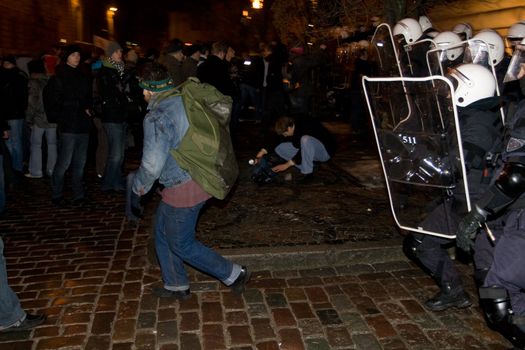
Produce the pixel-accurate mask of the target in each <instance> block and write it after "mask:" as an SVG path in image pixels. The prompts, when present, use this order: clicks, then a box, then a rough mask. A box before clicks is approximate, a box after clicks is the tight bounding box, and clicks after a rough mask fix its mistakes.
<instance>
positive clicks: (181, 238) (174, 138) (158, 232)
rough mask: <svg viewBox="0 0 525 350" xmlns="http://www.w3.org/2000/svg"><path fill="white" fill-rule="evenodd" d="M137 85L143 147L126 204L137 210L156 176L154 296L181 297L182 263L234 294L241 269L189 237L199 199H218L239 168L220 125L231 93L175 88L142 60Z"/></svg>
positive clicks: (244, 276) (242, 278)
mask: <svg viewBox="0 0 525 350" xmlns="http://www.w3.org/2000/svg"><path fill="white" fill-rule="evenodd" d="M140 86H141V87H142V88H143V89H144V98H145V100H146V101H147V102H148V114H147V115H146V117H145V119H144V148H143V154H142V161H141V164H140V167H139V169H138V170H137V171H136V172H135V174H134V176H133V180H132V193H131V199H130V203H131V211H132V212H133V214H134V215H136V216H140V215H141V210H142V208H141V205H140V196H142V195H144V194H146V193H147V192H148V191H149V190H150V189H151V187H152V185H153V183H154V182H155V181H156V180H157V179H158V180H159V182H160V184H161V185H163V186H164V189H163V190H162V192H161V196H162V200H161V202H160V204H159V207H158V209H157V215H156V222H155V247H156V251H157V258H158V260H159V263H160V267H161V272H162V279H163V281H164V286H163V287H161V288H155V289H154V290H153V292H154V294H155V295H156V296H158V297H161V298H163V297H165V298H175V299H179V300H184V299H187V298H188V297H189V295H190V286H189V280H188V277H187V274H186V271H185V269H184V263H187V264H189V265H191V266H193V267H194V268H196V269H198V270H200V271H202V272H204V273H207V274H209V275H211V276H213V277H215V278H217V279H219V280H220V281H221V282H223V283H224V284H225V285H227V286H229V287H230V288H231V289H232V292H233V293H234V294H241V293H242V292H243V291H244V289H245V285H246V283H247V282H248V280H249V278H250V273H249V271H248V269H247V268H246V267H244V266H240V265H238V264H235V263H232V262H231V261H229V260H227V259H225V258H224V257H222V256H221V255H219V254H218V253H216V252H215V251H213V250H212V249H210V248H208V247H206V246H204V245H203V244H202V243H200V242H199V241H198V240H197V239H196V238H195V227H196V224H197V219H198V216H199V212H200V210H201V209H202V207H203V206H204V203H205V202H206V201H207V200H208V199H209V198H211V197H212V196H213V197H216V198H219V199H223V198H224V197H226V195H227V194H228V192H229V190H230V189H231V187H232V186H233V184H234V182H235V180H236V178H237V174H238V168H237V163H236V161H235V155H234V154H233V149H232V147H231V138H230V135H229V131H228V128H227V125H228V121H229V116H230V111H231V98H229V97H227V96H224V95H222V94H220V93H219V92H217V91H216V89H215V88H213V87H211V86H210V85H207V84H201V83H199V82H198V81H193V80H188V81H187V82H186V83H185V84H183V85H182V86H181V87H179V88H177V89H176V88H174V86H173V82H172V80H171V79H170V77H169V75H168V72H167V71H166V69H165V68H164V67H163V66H162V65H159V64H156V63H152V64H149V65H146V67H145V68H144V72H143V75H142V79H141V83H140Z"/></svg>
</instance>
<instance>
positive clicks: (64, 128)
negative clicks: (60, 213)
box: [44, 45, 93, 206]
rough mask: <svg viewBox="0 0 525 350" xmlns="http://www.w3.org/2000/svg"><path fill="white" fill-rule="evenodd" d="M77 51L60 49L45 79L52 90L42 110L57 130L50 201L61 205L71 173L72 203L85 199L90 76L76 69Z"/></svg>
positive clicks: (73, 46)
mask: <svg viewBox="0 0 525 350" xmlns="http://www.w3.org/2000/svg"><path fill="white" fill-rule="evenodd" d="M80 55H81V50H80V48H79V47H78V46H76V45H70V46H67V47H66V48H65V49H64V53H63V56H62V63H61V64H60V65H59V66H58V67H57V71H56V75H55V76H53V77H51V78H50V80H49V83H48V85H49V89H50V91H51V92H52V94H50V95H49V96H47V95H45V96H44V104H45V105H46V106H48V107H46V113H47V112H48V111H49V110H53V111H54V113H51V114H50V113H48V120H49V119H50V115H56V118H57V119H56V120H50V122H56V123H57V125H58V132H59V147H58V157H57V162H56V164H55V169H54V170H53V176H52V177H51V191H52V202H53V204H55V205H58V206H63V205H65V204H66V203H67V202H66V201H65V200H64V198H63V191H64V176H65V173H66V171H67V170H68V169H70V172H71V182H72V187H73V203H75V204H82V203H83V202H85V200H86V193H85V189H84V184H83V177H84V167H85V164H86V159H87V151H88V143H89V133H90V130H91V127H92V125H93V120H92V112H91V106H92V88H91V79H90V77H89V76H86V75H85V74H84V73H83V72H82V70H81V69H80V67H79V65H80ZM46 100H47V101H46Z"/></svg>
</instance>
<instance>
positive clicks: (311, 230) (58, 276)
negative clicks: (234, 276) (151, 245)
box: [0, 123, 509, 350]
mask: <svg viewBox="0 0 525 350" xmlns="http://www.w3.org/2000/svg"><path fill="white" fill-rule="evenodd" d="M330 126H331V127H332V128H333V129H334V130H336V131H339V132H340V135H339V137H340V141H341V140H342V141H341V142H340V143H342V144H343V147H341V150H340V153H339V154H338V156H337V157H336V158H335V159H334V160H333V161H332V162H331V163H330V164H326V165H323V166H321V167H320V169H319V172H318V174H317V176H316V180H315V181H314V182H313V183H312V184H309V185H299V184H296V183H294V182H293V181H291V182H283V183H280V184H277V185H274V186H266V187H257V186H255V185H253V184H251V183H250V182H249V169H248V168H247V165H246V167H245V166H244V165H243V164H246V160H247V159H248V158H249V157H250V156H251V155H252V154H253V152H254V150H255V151H256V148H257V146H258V145H250V147H248V146H247V145H246V144H245V145H244V146H243V151H242V152H239V158H240V164H241V179H240V184H239V186H238V187H237V189H236V191H235V193H234V194H233V196H232V197H231V198H230V199H229V201H227V202H224V203H216V204H212V205H210V206H209V208H208V209H207V210H206V212H205V213H204V215H203V216H202V218H201V221H200V225H199V231H198V235H199V238H200V239H201V240H203V241H204V242H205V243H206V244H208V245H210V246H213V247H214V248H218V249H219V248H244V249H245V252H249V251H253V252H257V253H260V252H261V251H268V252H269V253H271V252H272V251H273V249H277V248H280V247H282V246H283V245H284V246H289V247H291V249H297V251H298V252H300V251H301V250H303V249H304V247H305V246H314V245H319V244H325V245H326V244H327V245H333V246H338V245H343V244H352V242H356V241H359V242H360V244H365V245H366V244H368V243H367V242H371V243H370V244H372V243H373V244H376V245H377V244H378V242H383V241H386V240H388V241H392V239H396V237H399V235H398V233H397V231H396V230H395V229H394V227H393V226H394V225H393V222H392V219H391V217H390V214H389V211H388V210H389V209H388V205H387V203H386V197H385V194H384V189H382V188H381V187H380V181H379V182H378V181H376V180H377V178H378V177H379V178H380V174H378V168H377V164H376V163H377V162H376V161H375V160H374V156H373V155H370V152H369V151H368V152H367V151H366V150H367V148H366V147H364V148H363V147H362V146H360V145H359V144H353V143H352V140H351V139H349V138H348V137H346V136H345V135H346V134H347V133H346V131H345V129H344V125H342V124H337V123H332V124H330ZM345 133H346V134H345ZM369 149H370V148H368V150H369ZM127 166H128V167H129V168H133V167H134V166H136V160H135V161H133V160H131V161H130V162H129V164H128V165H127ZM367 167H368V168H367ZM363 168H366V170H363ZM292 175H293V174H292ZM87 182H88V183H89V184H91V185H90V187H89V188H90V198H91V201H90V203H89V204H87V205H84V206H78V207H64V208H57V207H53V206H51V205H50V201H49V196H50V191H49V180H46V179H40V180H22V182H21V183H20V184H19V185H18V186H16V187H15V189H14V190H13V191H11V192H10V195H9V198H8V201H9V205H8V214H7V215H6V217H5V218H4V219H2V220H1V221H0V232H1V233H2V234H5V238H4V239H5V246H6V251H5V254H6V258H7V268H8V274H9V283H10V285H11V286H12V287H13V289H14V290H15V291H16V292H17V294H18V296H19V297H20V299H21V302H22V305H23V307H24V308H26V309H27V310H29V311H31V312H44V313H45V314H47V315H48V320H47V321H46V323H45V324H44V325H43V326H41V327H39V328H37V329H35V330H33V331H26V332H20V333H11V334H1V333H0V349H2V350H9V349H16V350H23V349H90V350H95V349H100V350H103V349H163V350H171V349H188V350H197V349H259V350H262V349H308V350H314V349H367V350H368V349H505V348H506V347H509V344H508V343H507V342H506V341H505V340H504V339H503V338H501V337H500V336H499V335H498V334H497V333H495V332H492V331H491V330H489V329H488V328H487V327H486V325H485V322H484V320H483V318H482V317H481V314H480V310H479V308H478V307H476V306H473V307H471V308H469V309H463V310H453V311H445V312H441V313H431V312H428V311H426V310H425V309H424V308H423V306H422V303H423V301H424V300H425V299H426V298H428V297H429V296H430V295H432V294H434V293H435V292H436V291H437V288H436V287H435V286H434V284H433V282H432V280H431V279H430V278H429V277H428V276H426V275H425V274H424V273H423V272H421V271H420V270H419V269H418V268H417V267H416V266H414V265H413V264H411V263H410V262H408V261H406V260H404V259H403V258H399V259H398V260H396V261H388V262H370V261H367V259H363V260H362V261H359V262H357V263H352V264H345V262H344V261H338V262H337V263H334V264H330V265H327V266H323V267H319V268H304V267H301V266H294V265H293V264H290V266H288V267H286V266H284V267H283V268H282V269H280V270H267V269H264V268H262V269H261V268H258V267H257V266H256V265H255V266H251V268H252V270H253V271H254V272H253V275H252V280H251V282H250V283H249V285H248V289H247V291H246V292H245V293H244V295H243V296H242V297H234V296H233V295H232V293H231V292H230V291H229V289H228V288H227V287H225V286H223V285H221V284H220V283H219V282H217V281H215V280H214V279H211V278H210V277H208V276H205V275H203V274H200V273H198V272H195V271H193V270H191V269H190V270H189V271H190V274H191V281H192V283H191V289H192V297H191V298H190V299H189V300H186V301H184V302H178V301H167V300H158V299H157V298H155V297H154V296H153V295H152V292H151V289H152V287H153V286H155V285H158V284H159V283H160V273H159V269H158V267H157V266H156V265H155V264H151V263H150V261H149V259H148V257H147V252H148V239H149V236H150V231H151V225H152V213H153V210H154V208H155V203H154V202H156V199H154V200H153V201H152V203H150V204H148V206H147V211H146V217H145V219H144V220H143V221H141V223H140V224H139V225H138V226H137V225H133V224H130V223H128V222H127V221H126V220H125V219H124V218H123V215H122V213H123V209H122V208H123V204H124V202H123V198H122V197H121V196H117V195H115V194H105V193H101V192H100V191H99V185H98V184H97V183H96V176H95V175H94V174H93V171H92V170H90V171H88V176H87ZM363 242H364V243H363ZM379 244H381V243H379ZM393 249H400V248H399V247H394V248H393ZM223 251H224V250H223ZM232 258H233V259H234V260H235V256H232ZM276 258H278V254H277V255H276ZM458 266H459V268H460V270H461V271H462V273H463V274H464V277H465V278H464V279H465V281H466V283H467V288H468V291H469V292H470V294H471V295H472V296H474V295H475V292H474V286H473V284H472V282H471V278H470V272H471V267H470V266H466V265H462V264H459V265H458ZM474 304H476V303H474Z"/></svg>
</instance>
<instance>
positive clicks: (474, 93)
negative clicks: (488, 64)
mask: <svg viewBox="0 0 525 350" xmlns="http://www.w3.org/2000/svg"><path fill="white" fill-rule="evenodd" d="M447 77H448V78H449V80H451V82H452V85H454V96H455V101H454V103H455V104H456V105H457V106H459V107H466V106H468V105H469V104H471V103H473V102H476V101H479V100H482V99H484V98H487V97H492V96H494V92H495V91H496V79H495V78H494V76H493V75H492V73H491V72H490V71H489V70H488V69H487V68H485V67H483V66H481V65H479V64H473V63H467V64H462V65H460V66H457V67H456V68H453V69H452V70H450V71H449V74H447Z"/></svg>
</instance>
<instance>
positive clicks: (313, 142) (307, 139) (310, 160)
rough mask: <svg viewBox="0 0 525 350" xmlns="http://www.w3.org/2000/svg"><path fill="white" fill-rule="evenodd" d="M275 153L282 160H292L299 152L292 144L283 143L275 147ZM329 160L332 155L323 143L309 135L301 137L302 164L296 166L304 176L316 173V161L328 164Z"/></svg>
mask: <svg viewBox="0 0 525 350" xmlns="http://www.w3.org/2000/svg"><path fill="white" fill-rule="evenodd" d="M275 152H276V153H277V154H278V155H279V156H280V157H281V158H283V159H286V160H290V159H292V158H293V157H295V155H296V154H297V152H299V150H298V149H297V148H295V147H294V145H293V144H292V143H291V142H283V143H281V144H279V145H278V146H277V147H275ZM329 159H330V155H329V154H328V152H327V151H326V148H325V147H324V145H323V144H322V143H321V141H319V140H318V139H316V138H315V137H312V136H309V135H304V136H303V137H301V164H296V165H295V166H296V167H297V168H299V170H300V171H301V173H302V174H310V173H312V172H313V171H314V161H315V162H326V161H327V160H329Z"/></svg>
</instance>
